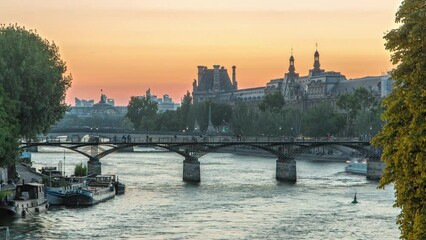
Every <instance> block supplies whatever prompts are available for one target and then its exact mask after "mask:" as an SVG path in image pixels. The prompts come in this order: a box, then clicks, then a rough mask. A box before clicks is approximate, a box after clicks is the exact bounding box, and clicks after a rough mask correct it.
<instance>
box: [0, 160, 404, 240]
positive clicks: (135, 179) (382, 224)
mask: <svg viewBox="0 0 426 240" xmlns="http://www.w3.org/2000/svg"><path fill="white" fill-rule="evenodd" d="M61 157H63V156H62V155H61V154H60V153H36V154H33V160H34V162H35V163H34V165H35V166H36V167H37V168H39V167H41V166H46V165H49V164H57V160H58V159H61ZM66 161H67V172H71V171H72V168H73V166H74V165H76V164H79V163H80V162H85V161H86V160H85V159H84V158H83V157H81V156H79V155H77V154H72V153H70V154H67V160H66ZM182 161H183V159H181V157H180V156H177V155H176V154H172V153H143V154H142V153H117V154H112V155H110V156H107V157H106V158H105V159H102V164H103V165H102V167H103V172H104V173H117V174H119V177H120V180H121V181H123V182H125V183H126V186H127V189H126V194H125V195H124V196H117V197H116V198H115V199H113V200H110V201H107V202H105V203H101V204H98V205H96V206H93V207H86V208H69V207H61V206H59V207H53V208H51V209H50V210H49V212H48V214H40V215H38V216H36V217H34V218H28V219H18V220H16V221H13V222H5V223H3V222H0V224H1V225H6V226H9V227H10V229H11V236H12V237H13V239H116V238H124V239H126V238H128V239H165V238H173V239H276V238H283V239H322V238H323V239H339V238H344V239H396V238H398V234H399V233H398V228H397V226H396V225H395V218H396V215H397V214H398V212H397V210H396V209H394V208H392V205H393V200H394V195H393V190H392V189H390V188H388V189H386V190H377V189H376V186H377V183H376V182H369V181H367V180H366V179H365V178H364V177H362V176H356V175H348V174H345V173H343V172H342V171H343V169H344V165H345V164H344V163H315V162H307V161H298V162H297V174H298V181H297V182H296V184H287V183H279V182H277V181H276V180H275V159H271V158H261V157H253V156H237V155H232V154H220V153H216V154H208V155H206V156H204V157H203V158H201V159H200V162H201V183H199V184H188V183H184V182H182ZM354 192H358V200H359V204H356V205H353V204H351V203H350V202H351V201H352V200H353V194H354ZM378 229H380V231H377V230H378Z"/></svg>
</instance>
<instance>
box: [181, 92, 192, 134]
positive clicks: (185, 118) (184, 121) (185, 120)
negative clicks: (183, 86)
mask: <svg viewBox="0 0 426 240" xmlns="http://www.w3.org/2000/svg"><path fill="white" fill-rule="evenodd" d="M191 109H192V97H191V93H189V91H186V94H185V96H183V99H182V103H181V106H180V108H179V109H178V110H177V115H178V116H179V117H180V122H181V126H180V129H182V130H183V129H186V127H187V126H189V125H192V124H191V122H190V119H189V118H190V112H191Z"/></svg>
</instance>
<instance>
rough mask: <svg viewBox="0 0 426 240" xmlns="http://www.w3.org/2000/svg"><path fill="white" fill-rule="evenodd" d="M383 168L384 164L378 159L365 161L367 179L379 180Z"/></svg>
mask: <svg viewBox="0 0 426 240" xmlns="http://www.w3.org/2000/svg"><path fill="white" fill-rule="evenodd" d="M385 167H386V164H385V163H384V162H382V161H381V160H380V159H375V158H369V159H368V161H367V179H368V180H380V178H382V175H383V171H384V169H385Z"/></svg>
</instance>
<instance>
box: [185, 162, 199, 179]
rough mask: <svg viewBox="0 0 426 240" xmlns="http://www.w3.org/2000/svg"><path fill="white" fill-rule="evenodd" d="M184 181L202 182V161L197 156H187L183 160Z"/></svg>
mask: <svg viewBox="0 0 426 240" xmlns="http://www.w3.org/2000/svg"><path fill="white" fill-rule="evenodd" d="M183 181H185V182H193V183H198V182H200V162H199V161H198V159H196V158H192V157H186V158H185V160H184V161H183Z"/></svg>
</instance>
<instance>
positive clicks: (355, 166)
mask: <svg viewBox="0 0 426 240" xmlns="http://www.w3.org/2000/svg"><path fill="white" fill-rule="evenodd" d="M345 172H347V173H353V174H362V175H365V174H367V160H366V159H360V158H352V159H351V160H350V161H349V162H348V165H347V166H346V167H345Z"/></svg>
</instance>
